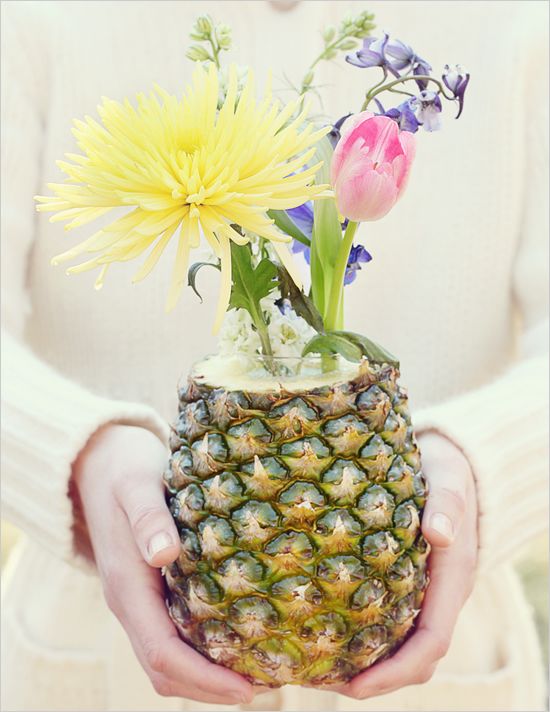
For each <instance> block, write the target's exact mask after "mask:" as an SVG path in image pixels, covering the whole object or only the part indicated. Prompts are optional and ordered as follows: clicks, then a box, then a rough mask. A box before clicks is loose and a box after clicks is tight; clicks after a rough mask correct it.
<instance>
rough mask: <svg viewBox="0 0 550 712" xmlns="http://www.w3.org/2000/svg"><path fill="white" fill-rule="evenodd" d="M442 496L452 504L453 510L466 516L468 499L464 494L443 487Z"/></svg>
mask: <svg viewBox="0 0 550 712" xmlns="http://www.w3.org/2000/svg"><path fill="white" fill-rule="evenodd" d="M441 496H442V497H444V498H445V499H446V500H448V501H450V502H451V503H452V506H453V508H454V509H455V510H456V511H457V512H458V513H459V514H464V511H465V509H466V499H465V497H464V494H462V493H461V492H459V491H458V490H455V489H452V488H451V487H442V488H441Z"/></svg>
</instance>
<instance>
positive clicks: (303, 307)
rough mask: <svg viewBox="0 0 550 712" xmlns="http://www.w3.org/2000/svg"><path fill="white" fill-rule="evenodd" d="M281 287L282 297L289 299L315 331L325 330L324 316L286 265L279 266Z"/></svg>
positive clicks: (296, 310)
mask: <svg viewBox="0 0 550 712" xmlns="http://www.w3.org/2000/svg"><path fill="white" fill-rule="evenodd" d="M279 289H280V291H281V297H283V299H288V300H289V301H290V303H291V304H292V308H293V309H294V311H295V312H296V314H298V316H301V317H302V319H305V320H306V321H307V323H308V324H309V325H310V326H312V327H313V328H314V329H315V331H323V317H322V316H321V315H320V314H319V311H318V310H317V307H316V306H315V304H314V303H313V301H312V300H311V299H310V298H309V297H308V296H307V294H304V292H302V290H301V289H299V288H298V287H297V286H296V283H295V282H294V280H293V279H292V277H291V276H290V275H289V273H288V272H287V270H286V269H285V268H284V267H279Z"/></svg>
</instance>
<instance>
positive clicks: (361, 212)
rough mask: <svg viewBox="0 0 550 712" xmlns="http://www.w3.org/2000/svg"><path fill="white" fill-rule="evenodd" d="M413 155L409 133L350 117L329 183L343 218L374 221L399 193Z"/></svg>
mask: <svg viewBox="0 0 550 712" xmlns="http://www.w3.org/2000/svg"><path fill="white" fill-rule="evenodd" d="M414 154H415V139H414V136H413V134H412V133H409V132H407V131H399V127H398V126H397V124H396V122H395V121H393V119H390V118H388V117H387V116H375V115H374V114H372V113H371V112H370V111H363V112H361V113H360V114H356V115H355V116H351V117H350V118H349V119H348V120H347V121H346V122H345V123H344V125H343V127H342V137H341V139H340V141H339V142H338V144H337V145H336V149H335V150H334V155H333V157H332V165H331V180H332V185H333V186H334V190H335V193H336V203H337V205H338V210H339V211H340V213H341V214H342V215H344V216H345V217H347V218H349V219H350V220H353V221H355V222H363V221H368V220H379V219H380V218H383V217H384V215H386V213H388V212H389V211H390V210H391V209H392V208H393V206H394V205H395V203H396V202H397V201H398V199H399V197H400V196H401V194H402V193H403V191H404V189H405V186H406V184H407V179H408V177H409V172H410V168H411V163H412V161H413V158H414Z"/></svg>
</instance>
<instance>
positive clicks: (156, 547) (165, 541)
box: [147, 532, 174, 559]
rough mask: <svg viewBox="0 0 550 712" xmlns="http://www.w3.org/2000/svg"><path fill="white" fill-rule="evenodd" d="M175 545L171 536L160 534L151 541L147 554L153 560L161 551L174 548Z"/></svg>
mask: <svg viewBox="0 0 550 712" xmlns="http://www.w3.org/2000/svg"><path fill="white" fill-rule="evenodd" d="M173 543H174V542H173V541H172V537H171V536H170V535H169V534H167V533H166V532H158V533H157V534H155V535H154V536H152V537H151V538H150V539H149V544H148V546H147V553H148V554H149V557H150V558H151V559H152V558H153V556H155V554H158V553H159V551H162V550H163V549H168V547H169V546H172V544H173Z"/></svg>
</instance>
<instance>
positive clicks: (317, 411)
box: [37, 12, 469, 686]
mask: <svg viewBox="0 0 550 712" xmlns="http://www.w3.org/2000/svg"><path fill="white" fill-rule="evenodd" d="M373 29H374V24H373V17H372V15H371V14H370V13H367V12H364V13H362V14H360V15H359V16H358V17H357V18H348V19H345V20H344V21H343V22H342V23H341V25H340V26H339V27H337V28H336V27H331V28H328V29H327V30H325V31H324V32H323V35H322V37H323V48H322V51H321V52H320V54H319V56H318V57H317V58H316V59H315V60H314V61H313V62H312V64H311V66H310V68H309V69H308V71H307V73H306V75H305V77H304V78H303V80H302V82H301V84H300V85H299V86H298V87H296V88H293V91H295V92H296V97H295V98H294V99H293V100H292V101H290V102H289V103H287V104H285V105H281V103H280V102H279V101H277V100H276V99H274V98H273V94H272V91H271V88H270V86H269V84H267V85H266V87H265V89H264V92H263V96H262V98H260V99H258V98H256V93H255V85H254V78H253V74H252V71H251V70H249V69H246V68H244V69H243V68H239V67H236V66H235V65H230V66H229V67H227V68H226V67H224V66H222V57H223V55H224V53H225V52H226V51H228V50H229V49H230V47H231V32H230V30H229V28H228V27H226V26H224V25H219V24H216V23H215V22H214V21H213V20H212V19H211V18H210V17H208V16H204V17H200V18H199V19H198V20H197V22H196V23H195V26H194V28H193V31H192V34H191V37H192V39H193V41H194V44H192V45H191V47H190V48H189V50H188V57H189V58H190V59H192V60H193V61H195V62H196V67H195V70H194V73H193V80H192V84H191V85H190V86H189V87H188V88H187V89H186V91H185V92H184V94H183V95H182V96H181V97H176V96H173V95H171V94H168V93H167V92H165V91H164V90H162V89H161V88H159V87H156V88H155V90H154V91H153V92H152V93H151V94H150V95H148V96H146V95H139V96H138V97H137V101H136V103H135V104H133V103H131V102H130V101H129V100H127V99H126V100H124V101H123V102H122V103H120V102H116V101H112V100H108V99H105V100H104V101H103V103H102V105H101V106H100V107H99V109H98V112H99V117H100V122H98V121H96V120H94V119H92V118H90V117H87V118H86V119H85V120H84V121H77V122H76V124H75V128H74V134H75V137H76V139H77V143H78V145H79V148H80V149H81V151H82V153H80V154H69V155H68V156H67V160H66V161H61V162H59V167H60V168H61V169H62V171H64V172H65V173H66V175H67V176H68V180H67V181H66V182H65V183H61V184H51V185H50V188H51V189H52V191H53V197H38V198H37V201H38V209H39V210H45V211H54V212H55V215H54V216H53V217H52V220H66V221H68V222H67V225H66V229H67V230H71V229H72V228H75V227H77V226H80V225H84V224H87V223H88V222H90V221H92V220H94V219H95V218H98V217H100V216H103V215H107V214H110V213H111V211H113V210H117V211H120V210H122V211H123V214H122V215H117V217H116V218H115V219H114V220H113V221H112V222H111V223H109V224H107V225H106V226H105V227H103V228H101V229H100V230H99V231H97V232H96V233H95V234H93V235H92V236H91V237H89V238H88V239H86V240H85V241H84V242H82V243H80V244H79V245H76V246H74V247H72V248H70V249H69V250H67V251H66V252H65V253H63V254H62V255H59V256H57V257H55V258H54V260H53V261H54V263H55V264H57V263H61V262H64V261H66V260H72V259H74V258H82V257H83V256H84V255H86V254H88V255H89V257H88V258H87V259H85V260H84V261H83V262H80V263H79V264H77V265H76V266H73V267H70V268H69V269H68V272H69V274H73V273H78V272H82V271H84V270H90V269H96V270H98V271H99V276H98V278H97V282H96V286H97V287H98V288H99V287H100V286H101V285H102V283H103V280H104V278H105V274H106V272H107V270H109V268H110V267H111V265H112V264H113V263H116V262H122V261H127V260H132V259H134V258H137V257H139V256H141V255H142V254H144V253H146V252H147V251H148V254H147V255H146V257H145V259H144V262H143V263H142V265H141V267H140V268H139V270H138V271H137V274H136V275H135V278H134V280H135V281H139V280H141V279H143V278H144V277H145V276H146V275H147V274H149V272H150V271H151V270H152V269H153V268H154V266H155V264H156V263H157V261H158V260H159V259H160V257H161V255H162V253H163V251H164V249H165V248H166V246H167V245H168V243H170V242H171V241H172V240H175V241H177V250H176V259H175V263H174V267H173V275H172V281H171V285H170V288H169V292H168V300H167V308H168V309H171V308H173V307H174V305H175V304H176V302H177V300H178V298H179V296H180V293H181V290H182V288H183V287H184V286H185V284H186V283H187V284H188V285H189V286H190V287H191V288H192V289H193V290H194V291H195V292H196V293H197V294H198V290H197V275H198V273H199V272H200V271H201V270H202V269H203V268H204V267H205V266H207V265H208V266H210V268H211V269H210V272H209V274H210V275H212V276H215V277H216V278H218V275H217V274H216V272H219V279H220V296H219V303H218V310H217V315H216V319H215V324H214V329H215V330H216V331H218V332H219V353H218V355H217V356H214V357H213V358H211V359H206V360H205V361H204V362H201V363H200V364H198V365H197V366H195V368H194V370H193V371H192V373H191V374H190V377H189V381H188V383H187V384H183V385H182V386H181V387H180V388H179V390H178V396H179V413H178V417H177V420H176V422H175V424H174V426H173V429H172V435H171V439H170V447H171V451H172V455H171V457H170V461H169V464H168V466H167V468H166V471H165V473H164V482H165V485H166V491H167V494H166V499H167V504H168V506H169V507H170V510H171V513H172V515H173V517H174V519H175V521H176V524H177V527H178V531H179V535H180V539H181V550H180V555H179V557H178V559H177V560H176V561H174V562H173V563H172V564H171V565H170V566H168V567H166V569H165V570H164V576H165V580H166V584H167V592H168V606H169V614H170V617H171V619H172V621H173V623H174V625H175V627H176V628H177V630H178V631H179V633H180V635H181V637H182V638H183V640H185V641H186V642H187V643H189V644H190V645H192V646H193V647H194V648H196V649H197V650H199V651H200V652H201V653H203V654H204V655H205V656H207V657H208V658H209V659H210V660H212V661H213V662H215V663H218V664H222V665H225V666H227V667H230V668H232V669H234V670H236V671H237V672H239V673H241V674H242V675H245V676H246V677H247V678H248V679H249V680H251V681H252V682H255V683H259V684H262V685H268V686H280V685H282V684H286V683H294V684H309V685H329V684H331V685H334V684H341V683H342V682H345V681H347V680H349V679H351V678H352V677H353V676H354V675H356V674H357V673H358V672H360V671H361V670H364V669H365V668H367V667H369V666H370V665H373V664H374V663H375V662H376V661H377V660H380V659H382V658H384V657H386V656H388V655H391V654H392V652H393V651H394V650H395V649H396V648H397V647H398V646H399V645H400V644H401V643H402V642H403V640H405V638H406V636H407V635H408V634H409V632H410V631H411V629H412V627H413V625H414V621H415V618H416V616H417V614H418V612H419V610H420V607H421V605H422V601H423V597H424V592H425V590H426V587H427V585H428V575H427V558H428V554H429V545H428V543H427V541H426V540H425V539H424V537H423V535H422V532H421V528H420V518H421V516H422V512H423V507H424V503H425V497H426V487H425V482H424V479H423V475H422V470H421V460H420V452H419V449H418V445H417V443H416V440H415V437H414V432H413V429H412V425H411V418H410V415H409V412H408V405H407V396H406V392H405V391H404V390H403V389H402V388H401V387H400V385H399V384H398V380H397V379H398V375H399V374H398V364H397V361H396V359H395V358H394V357H393V356H392V355H391V354H389V353H388V352H387V351H386V350H385V349H384V348H383V347H381V346H379V345H378V344H376V343H374V342H373V341H371V340H370V339H368V338H367V337H366V336H363V335H361V334H357V333H354V332H350V331H347V330H345V324H344V291H345V289H347V288H348V286H349V285H351V284H353V283H354V282H355V281H356V278H357V276H358V272H359V271H361V270H363V268H364V267H365V266H366V265H367V264H370V262H371V260H372V258H371V255H370V253H369V252H368V251H367V249H366V247H365V246H364V245H362V244H361V243H359V242H354V240H355V239H356V235H357V229H358V226H359V224H360V223H361V222H368V221H373V220H379V219H381V218H383V217H384V216H385V215H386V214H387V213H388V212H389V211H390V210H391V209H392V208H393V207H394V206H395V205H396V203H397V202H398V200H399V199H400V197H401V196H402V195H403V192H404V190H405V188H406V185H407V181H408V179H409V176H410V171H411V166H412V163H413V160H414V156H415V141H416V136H415V134H416V133H417V132H418V130H419V128H420V127H422V128H423V129H424V130H427V131H433V130H436V129H438V128H439V126H440V123H441V116H440V115H441V113H442V108H443V101H447V102H448V103H454V104H455V105H456V106H457V117H458V116H459V115H460V114H461V113H462V111H463V106H464V93H465V89H466V87H467V85H468V81H469V75H468V74H467V73H466V72H464V70H462V69H460V68H459V67H457V68H456V69H454V70H451V69H450V68H449V67H446V68H445V70H444V71H443V73H442V75H441V78H436V77H435V76H433V75H432V68H431V66H430V65H429V64H428V63H427V62H426V61H425V60H424V59H422V58H421V57H419V56H418V55H417V54H416V53H415V52H413V50H412V49H411V48H410V47H409V46H408V45H405V44H404V43H403V42H400V41H398V40H393V39H391V38H390V37H389V35H387V34H384V35H383V36H382V37H381V38H374V37H373V36H371V33H372V31H373ZM359 41H361V42H362V46H361V48H360V49H357V43H358V42H359ZM349 52H351V54H349ZM340 53H348V54H347V55H346V60H347V62H348V63H349V64H350V65H353V66H354V67H356V68H359V69H361V70H363V69H369V70H372V72H370V73H369V74H373V73H374V72H378V76H377V77H375V79H374V82H375V83H374V84H372V86H371V87H370V88H369V89H368V91H367V92H366V94H365V96H364V99H363V101H362V105H361V106H360V107H358V108H359V111H358V112H357V113H355V114H349V115H345V116H342V117H341V118H338V119H337V120H335V121H334V123H332V122H326V121H324V122H323V121H319V120H316V119H315V118H310V114H309V106H310V98H311V97H312V96H314V95H315V94H316V93H318V88H317V87H316V85H315V72H316V68H317V66H318V65H319V63H320V62H322V61H332V60H334V59H336V57H337V56H338V54H340ZM353 71H356V70H355V69H354V70H353ZM411 88H413V90H414V91H413V92H411V91H410V89H411ZM396 95H397V96H399V98H400V103H399V104H398V105H397V106H392V107H390V108H385V106H386V107H388V101H387V98H386V97H389V98H390V99H391V98H393V97H394V96H396ZM403 95H405V96H406V97H407V98H406V99H405V101H402V97H403ZM382 100H384V102H385V106H384V105H383V104H382ZM203 243H206V244H207V245H208V246H209V248H210V250H211V254H212V256H211V259H209V260H206V261H205V260H202V261H196V262H193V261H192V260H191V253H192V251H194V250H196V249H197V248H199V246H201V244H203ZM302 259H305V263H307V264H308V265H309V280H308V281H309V286H308V287H307V288H304V286H303V285H302V280H301V277H300V272H301V270H300V267H299V264H298V261H299V260H302ZM303 267H304V264H302V268H303ZM199 296H200V295H199ZM230 360H233V361H235V360H237V361H238V363H239V364H240V365H241V369H240V372H239V373H238V374H237V375H238V376H239V378H236V377H235V373H234V372H232V370H231V368H230V367H229V363H230ZM213 363H214V364H216V367H212V364H213Z"/></svg>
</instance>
